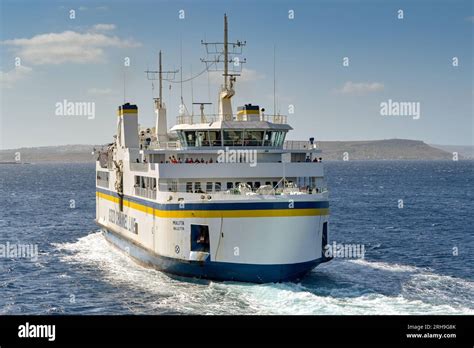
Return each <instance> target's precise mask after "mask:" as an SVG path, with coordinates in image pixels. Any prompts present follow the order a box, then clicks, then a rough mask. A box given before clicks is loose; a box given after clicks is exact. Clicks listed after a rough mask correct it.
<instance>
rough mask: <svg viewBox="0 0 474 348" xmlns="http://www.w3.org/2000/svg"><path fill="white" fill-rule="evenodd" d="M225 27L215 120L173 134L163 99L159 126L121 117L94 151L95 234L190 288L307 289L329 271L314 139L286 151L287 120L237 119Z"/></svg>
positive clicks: (324, 199) (324, 200)
mask: <svg viewBox="0 0 474 348" xmlns="http://www.w3.org/2000/svg"><path fill="white" fill-rule="evenodd" d="M227 35H228V34H227V16H224V42H223V52H222V54H223V57H224V58H223V60H222V61H221V62H222V63H223V65H224V73H223V79H224V81H223V85H222V86H221V88H220V92H219V96H218V114H215V115H211V114H207V113H206V112H204V109H205V103H202V104H201V105H200V114H198V115H192V114H181V115H179V116H177V118H176V121H177V122H176V124H175V125H174V126H173V127H172V128H170V129H168V126H167V110H166V105H165V103H164V101H163V98H162V80H163V70H162V63H161V53H160V59H159V71H158V76H159V80H160V89H159V97H157V98H154V107H155V113H156V122H155V125H154V127H149V128H146V127H141V126H140V125H139V122H138V107H137V106H136V105H134V104H131V103H125V104H123V105H120V106H119V107H118V111H117V134H116V136H114V141H113V142H112V143H111V144H108V145H105V146H103V147H102V148H101V149H97V150H95V154H96V158H97V161H96V223H97V224H98V226H99V227H100V229H101V231H102V232H103V234H104V236H105V238H106V239H107V240H108V241H109V242H110V243H111V244H113V245H114V246H116V247H118V248H119V249H121V250H122V251H124V252H125V253H126V254H127V255H129V256H130V257H131V258H133V259H134V260H135V261H137V262H138V263H140V264H143V265H146V266H149V267H153V268H156V269H158V270H160V271H163V272H167V273H169V274H174V275H178V276H184V277H193V278H203V279H210V280H219V281H241V282H252V283H268V282H284V281H293V280H298V279H301V278H302V277H303V276H305V275H306V274H307V273H308V272H309V271H311V270H312V269H313V268H314V267H315V266H317V265H318V264H320V263H323V262H327V261H329V260H330V258H328V257H325V255H324V251H325V246H326V245H327V244H328V217H329V200H328V190H327V185H326V180H325V177H324V168H323V160H322V158H321V150H320V149H319V148H318V146H317V142H316V141H315V140H314V138H310V139H308V140H305V141H291V140H286V137H287V134H288V132H290V131H291V130H292V127H291V126H290V125H289V124H288V121H287V116H285V115H280V114H276V115H269V114H267V113H265V109H264V108H260V107H259V106H258V105H254V104H251V103H249V104H246V105H243V106H240V107H237V110H236V112H234V110H233V108H232V98H233V96H234V95H235V83H236V75H235V74H231V73H229V67H228V63H229V62H231V60H230V59H229V46H231V45H233V46H234V47H235V45H240V44H241V43H240V42H237V43H229V42H228V38H227Z"/></svg>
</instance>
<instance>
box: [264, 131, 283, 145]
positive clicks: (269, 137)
mask: <svg viewBox="0 0 474 348" xmlns="http://www.w3.org/2000/svg"><path fill="white" fill-rule="evenodd" d="M285 136H286V132H282V131H267V132H265V137H264V141H263V146H271V147H281V146H283V142H284V141H285Z"/></svg>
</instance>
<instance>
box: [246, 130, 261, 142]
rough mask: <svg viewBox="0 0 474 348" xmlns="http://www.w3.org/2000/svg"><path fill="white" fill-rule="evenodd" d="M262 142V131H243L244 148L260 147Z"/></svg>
mask: <svg viewBox="0 0 474 348" xmlns="http://www.w3.org/2000/svg"><path fill="white" fill-rule="evenodd" d="M262 140H263V131H245V132H244V146H261V145H262Z"/></svg>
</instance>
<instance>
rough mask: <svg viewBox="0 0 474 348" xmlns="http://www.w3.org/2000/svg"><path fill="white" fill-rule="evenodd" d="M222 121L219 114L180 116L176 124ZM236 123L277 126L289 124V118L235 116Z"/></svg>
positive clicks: (284, 116) (280, 116) (279, 116)
mask: <svg viewBox="0 0 474 348" xmlns="http://www.w3.org/2000/svg"><path fill="white" fill-rule="evenodd" d="M219 120H220V115H218V114H206V115H180V116H177V117H176V124H199V123H211V122H216V121H219ZM233 120H234V121H244V122H246V121H265V122H271V123H276V124H287V122H288V117H287V116H286V115H267V114H261V115H233Z"/></svg>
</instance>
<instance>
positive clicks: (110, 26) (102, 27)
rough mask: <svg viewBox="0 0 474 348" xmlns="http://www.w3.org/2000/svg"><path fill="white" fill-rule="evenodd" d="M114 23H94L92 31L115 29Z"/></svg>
mask: <svg viewBox="0 0 474 348" xmlns="http://www.w3.org/2000/svg"><path fill="white" fill-rule="evenodd" d="M115 28H116V26H115V24H96V25H94V26H93V27H92V29H93V30H94V31H110V30H115Z"/></svg>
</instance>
